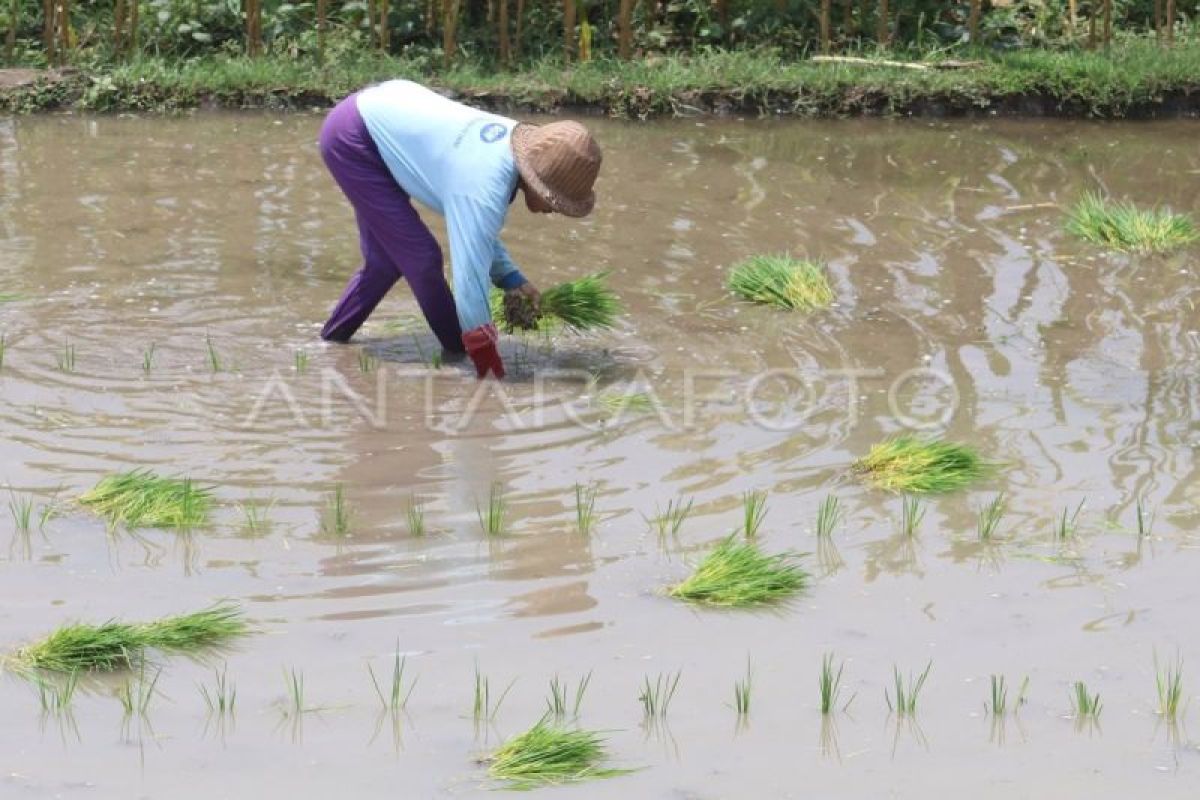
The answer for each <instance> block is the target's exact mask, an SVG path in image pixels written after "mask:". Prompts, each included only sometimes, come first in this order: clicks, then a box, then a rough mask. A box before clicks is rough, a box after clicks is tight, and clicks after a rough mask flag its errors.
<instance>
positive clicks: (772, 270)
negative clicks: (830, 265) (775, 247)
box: [729, 255, 834, 311]
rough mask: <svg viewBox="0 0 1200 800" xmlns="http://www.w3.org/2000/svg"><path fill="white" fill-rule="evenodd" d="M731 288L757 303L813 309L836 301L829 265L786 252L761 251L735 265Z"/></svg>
mask: <svg viewBox="0 0 1200 800" xmlns="http://www.w3.org/2000/svg"><path fill="white" fill-rule="evenodd" d="M729 288H730V290H732V291H733V293H734V294H736V295H738V296H739V297H741V298H742V299H744V300H749V301H750V302H753V303H763V304H765V305H772V306H776V307H778V308H787V309H793V310H797V311H812V310H814V309H818V308H825V307H827V306H829V305H830V304H831V303H833V297H834V296H833V289H832V288H831V287H830V285H829V278H828V277H827V276H826V274H825V267H824V266H823V265H821V264H819V263H817V262H814V261H801V260H797V259H794V258H791V257H790V256H786V255H759V256H751V257H750V258H748V259H746V260H745V261H742V262H741V263H739V264H736V265H734V267H733V269H732V270H731V271H730V273H729Z"/></svg>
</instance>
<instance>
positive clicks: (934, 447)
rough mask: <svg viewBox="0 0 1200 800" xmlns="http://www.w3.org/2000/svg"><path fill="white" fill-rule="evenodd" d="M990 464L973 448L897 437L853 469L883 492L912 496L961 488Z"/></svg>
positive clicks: (868, 454) (878, 445)
mask: <svg viewBox="0 0 1200 800" xmlns="http://www.w3.org/2000/svg"><path fill="white" fill-rule="evenodd" d="M988 469H989V465H988V464H987V463H986V462H984V461H983V459H982V458H980V456H979V454H978V453H977V452H976V451H975V449H974V448H972V447H971V446H970V445H965V444H959V443H957V442H945V441H941V440H938V439H923V438H919V437H916V436H909V435H904V436H897V437H895V438H894V439H889V440H888V441H885V442H881V443H879V444H876V445H874V446H872V447H871V450H870V452H868V453H867V455H866V456H865V457H863V458H860V459H859V460H858V461H856V462H855V464H854V470H855V471H856V472H858V473H859V474H861V475H863V476H864V477H866V478H867V479H868V480H869V481H871V482H872V483H874V484H875V485H876V486H878V487H879V488H881V489H887V490H890V491H896V492H911V493H913V494H925V493H942V492H951V491H954V490H956V489H961V488H963V487H964V486H966V485H967V484H969V483H971V482H972V481H973V480H975V479H977V478H979V477H981V476H982V475H984V474H985V473H986V472H987V471H988Z"/></svg>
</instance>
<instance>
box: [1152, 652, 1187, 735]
mask: <svg viewBox="0 0 1200 800" xmlns="http://www.w3.org/2000/svg"><path fill="white" fill-rule="evenodd" d="M1154 684H1155V687H1156V688H1157V689H1158V713H1159V714H1160V715H1161V716H1162V717H1163V719H1165V720H1167V721H1168V722H1175V721H1176V720H1178V719H1179V714H1180V712H1181V711H1182V710H1183V709H1184V708H1185V702H1184V695H1183V659H1182V658H1180V657H1176V659H1175V663H1174V664H1167V665H1166V666H1163V665H1161V664H1159V663H1158V656H1157V655H1155V657H1154Z"/></svg>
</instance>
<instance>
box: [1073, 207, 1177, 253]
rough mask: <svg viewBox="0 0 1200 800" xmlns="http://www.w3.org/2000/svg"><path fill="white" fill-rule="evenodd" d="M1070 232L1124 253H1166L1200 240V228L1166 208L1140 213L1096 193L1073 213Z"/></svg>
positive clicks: (1145, 210) (1141, 210)
mask: <svg viewBox="0 0 1200 800" xmlns="http://www.w3.org/2000/svg"><path fill="white" fill-rule="evenodd" d="M1067 230H1068V231H1070V232H1071V233H1073V234H1075V235H1076V236H1078V237H1080V238H1081V239H1084V240H1086V241H1089V242H1091V243H1093V244H1098V245H1101V246H1103V247H1107V248H1109V249H1110V250H1117V251H1121V252H1139V253H1165V252H1168V251H1171V250H1175V249H1178V248H1180V247H1183V246H1185V245H1188V244H1191V243H1192V242H1195V241H1196V240H1198V239H1200V228H1197V227H1196V223H1195V222H1193V221H1192V219H1191V218H1190V217H1188V216H1186V215H1183V214H1176V213H1172V212H1171V211H1169V210H1167V209H1163V208H1151V209H1140V208H1138V207H1137V206H1136V205H1134V204H1133V203H1130V202H1117V201H1113V200H1107V199H1105V198H1104V197H1102V196H1101V195H1099V194H1096V193H1093V192H1088V193H1087V194H1085V195H1084V196H1083V197H1082V198H1081V199H1080V200H1079V202H1078V203H1076V204H1075V206H1074V207H1073V208H1072V209H1071V211H1070V213H1069V215H1068V217H1067Z"/></svg>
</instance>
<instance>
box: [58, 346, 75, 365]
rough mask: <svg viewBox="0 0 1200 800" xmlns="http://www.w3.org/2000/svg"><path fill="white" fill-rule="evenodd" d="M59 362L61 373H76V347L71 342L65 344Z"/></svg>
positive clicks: (59, 355)
mask: <svg viewBox="0 0 1200 800" xmlns="http://www.w3.org/2000/svg"><path fill="white" fill-rule="evenodd" d="M56 360H57V362H58V370H59V372H74V371H75V345H73V344H71V342H70V341H69V340H68V341H65V342H63V349H62V352H60V353H59V354H58V356H57V357H56Z"/></svg>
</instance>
